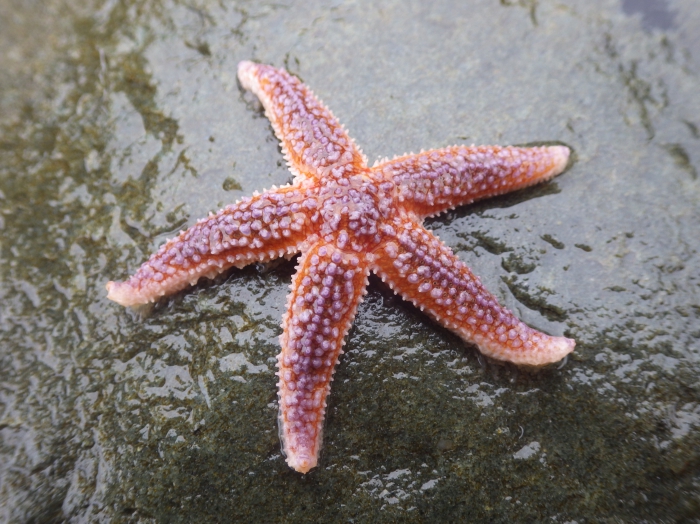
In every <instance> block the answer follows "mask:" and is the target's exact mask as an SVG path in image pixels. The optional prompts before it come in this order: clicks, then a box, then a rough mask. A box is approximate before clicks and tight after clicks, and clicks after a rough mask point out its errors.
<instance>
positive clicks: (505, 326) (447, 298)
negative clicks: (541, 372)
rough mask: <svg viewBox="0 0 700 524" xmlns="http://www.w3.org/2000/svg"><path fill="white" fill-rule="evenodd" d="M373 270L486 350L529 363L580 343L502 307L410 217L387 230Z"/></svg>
mask: <svg viewBox="0 0 700 524" xmlns="http://www.w3.org/2000/svg"><path fill="white" fill-rule="evenodd" d="M384 233H385V238H384V240H383V241H382V243H381V244H380V245H379V246H378V247H377V248H376V250H375V254H376V255H378V256H377V257H376V262H375V263H376V267H372V270H373V271H374V272H375V273H376V274H378V275H379V276H380V277H381V278H382V280H384V281H385V282H386V283H387V284H389V286H391V288H392V289H393V290H394V291H396V292H397V293H399V294H401V295H402V296H403V297H404V298H406V299H408V300H410V301H411V302H413V303H414V304H415V305H416V306H417V307H419V308H420V309H421V310H422V311H425V312H426V313H427V314H428V315H429V316H431V317H432V318H433V319H434V320H436V321H437V322H439V323H440V324H442V325H443V326H446V327H447V328H448V329H450V330H452V331H454V332H455V333H457V334H458V335H459V336H460V337H462V338H463V339H464V340H466V341H467V342H471V343H474V344H476V345H477V346H478V347H479V350H480V351H481V352H482V353H483V354H484V355H487V356H489V357H491V358H494V359H496V360H505V361H508V362H513V363H514V364H519V365H526V366H542V365H545V364H549V363H552V362H557V361H559V360H561V359H562V358H563V357H564V356H565V355H567V354H569V353H570V352H572V351H573V350H574V346H575V342H574V341H573V340H572V339H569V338H564V337H552V336H549V335H545V334H544V333H540V332H539V331H536V330H535V329H532V328H531V327H528V326H527V325H525V324H524V323H523V322H521V321H520V320H518V319H517V318H516V317H515V316H514V315H513V314H512V313H511V312H510V311H509V310H507V309H506V308H504V307H503V306H501V305H499V304H498V302H497V301H496V299H495V297H494V296H493V295H491V294H490V293H489V292H488V291H486V289H485V288H484V286H483V285H482V284H481V281H480V280H479V279H478V278H477V277H475V276H474V275H473V274H472V272H471V271H470V270H469V268H468V267H467V266H466V265H465V264H464V263H463V262H462V261H460V260H459V259H458V258H457V256H456V255H455V254H454V253H453V252H452V250H451V249H450V248H449V247H447V246H446V245H445V244H443V243H442V242H441V241H440V239H439V238H437V237H436V236H435V235H434V234H433V233H431V232H430V231H428V230H426V229H425V228H423V227H422V226H421V225H420V224H419V223H418V222H416V221H415V220H414V219H413V218H411V217H409V216H408V215H403V216H399V217H397V218H395V219H394V221H393V226H392V227H385V228H384Z"/></svg>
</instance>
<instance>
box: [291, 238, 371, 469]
mask: <svg viewBox="0 0 700 524" xmlns="http://www.w3.org/2000/svg"><path fill="white" fill-rule="evenodd" d="M368 274H369V267H368V265H367V264H366V262H364V261H363V260H361V259H360V258H359V257H358V256H357V255H356V254H354V253H352V252H350V253H349V252H346V251H343V250H341V249H338V248H337V247H334V246H333V245H332V244H327V243H325V242H318V243H317V244H315V245H314V246H312V247H311V248H310V249H309V250H308V251H306V252H305V253H304V254H303V255H302V256H301V259H300V260H299V265H298V266H297V272H296V274H295V275H294V279H293V280H292V285H291V286H290V288H291V293H290V294H289V296H288V297H287V312H286V313H285V315H284V318H283V320H282V327H283V329H284V331H283V332H282V335H280V344H281V346H282V352H281V353H280V354H279V355H278V364H277V367H278V368H279V371H278V372H277V375H278V376H279V382H278V384H277V385H278V387H279V404H280V414H279V417H280V435H281V438H282V449H283V451H284V454H285V455H286V457H287V464H289V466H290V467H292V468H294V469H295V470H297V471H299V472H301V473H306V472H307V471H309V470H310V469H311V468H313V467H315V466H316V463H317V461H318V455H319V451H320V447H321V438H322V429H323V419H324V416H325V412H326V397H327V396H328V392H329V391H330V383H331V380H332V377H333V373H334V368H335V365H336V363H337V362H338V357H339V356H340V354H341V353H342V349H341V348H342V346H343V344H344V342H343V339H344V338H345V335H346V333H347V332H348V329H350V325H351V324H352V321H353V319H354V318H355V313H356V311H357V306H358V305H359V303H360V302H361V301H362V296H363V295H364V294H365V293H366V291H365V290H366V287H367V276H368Z"/></svg>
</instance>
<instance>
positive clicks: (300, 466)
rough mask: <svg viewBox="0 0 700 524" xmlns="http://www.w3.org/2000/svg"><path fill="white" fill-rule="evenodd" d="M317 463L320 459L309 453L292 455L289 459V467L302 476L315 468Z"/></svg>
mask: <svg viewBox="0 0 700 524" xmlns="http://www.w3.org/2000/svg"><path fill="white" fill-rule="evenodd" d="M317 463H318V458H317V457H315V456H312V455H311V454H309V453H293V454H292V453H290V455H289V456H288V457H287V464H288V465H289V467H290V468H292V469H293V470H295V471H298V472H299V473H302V474H306V473H308V472H309V471H310V470H311V469H313V468H315V467H316V465H317Z"/></svg>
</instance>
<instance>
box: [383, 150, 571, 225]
mask: <svg viewBox="0 0 700 524" xmlns="http://www.w3.org/2000/svg"><path fill="white" fill-rule="evenodd" d="M568 160H569V148H568V147H566V146H549V147H528V148H524V147H500V146H479V147H474V146H472V147H467V146H454V147H446V148H444V149H433V150H431V151H425V152H423V153H420V154H417V155H405V156H402V157H398V158H395V159H394V160H390V161H387V162H384V163H382V164H379V165H377V166H374V167H373V168H372V169H373V171H380V172H382V173H383V174H384V176H385V177H387V178H388V179H390V180H393V181H394V183H395V184H396V185H397V186H398V192H399V194H398V198H399V201H400V202H407V203H410V204H412V206H411V210H412V211H414V212H415V213H416V214H417V216H419V217H426V216H430V215H435V214H437V213H440V212H442V211H445V210H447V209H450V208H453V207H455V206H459V205H462V204H468V203H470V202H473V201H474V200H478V199H481V198H486V197H490V196H494V195H500V194H502V193H507V192H509V191H514V190H516V189H520V188H523V187H527V186H530V185H532V184H536V183H538V182H542V181H544V180H547V179H549V178H552V177H553V176H556V175H558V174H559V173H561V172H562V171H564V168H565V167H566V164H567V162H568Z"/></svg>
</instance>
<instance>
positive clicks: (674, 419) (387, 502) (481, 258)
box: [0, 0, 700, 523]
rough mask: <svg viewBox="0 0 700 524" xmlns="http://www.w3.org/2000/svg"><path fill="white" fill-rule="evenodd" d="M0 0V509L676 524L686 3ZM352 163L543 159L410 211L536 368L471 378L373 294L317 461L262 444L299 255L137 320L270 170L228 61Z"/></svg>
mask: <svg viewBox="0 0 700 524" xmlns="http://www.w3.org/2000/svg"><path fill="white" fill-rule="evenodd" d="M463 4H464V5H461V4H459V3H455V2H433V3H431V4H430V5H428V4H425V3H422V2H417V1H416V2H398V1H397V2H391V1H390V2H382V3H380V4H377V3H372V2H364V1H362V2H354V3H343V2H333V3H328V2H305V3H303V5H302V3H301V2H282V3H279V2H278V3H270V4H267V3H258V2H237V3H235V4H231V5H228V6H224V5H221V4H220V3H219V2H207V1H202V2H196V3H187V2H170V1H165V2H133V1H125V2H103V3H95V4H94V5H93V4H91V3H89V2H78V3H75V2H71V3H67V2H61V1H55V0H54V1H51V2H42V3H38V2H36V3H33V2H15V1H12V0H7V1H4V2H0V48H1V49H2V51H3V52H2V53H0V242H1V244H0V267H1V268H2V272H1V273H0V302H1V303H2V306H0V520H3V521H7V522H29V521H34V522H63V521H68V522H94V521H105V522H107V521H111V522H219V521H226V522H228V521H231V520H236V521H255V522H276V521H282V520H285V521H286V522H317V521H321V520H333V521H372V522H394V521H398V520H401V521H405V522H420V521H430V520H434V521H436V520H440V521H459V520H470V521H474V522H513V521H545V520H551V521H556V522H579V523H582V522H601V521H603V522H613V521H644V520H646V521H661V520H665V521H693V520H692V519H698V514H699V513H700V503H699V502H698V500H700V433H699V432H698V429H699V426H700V387H699V386H698V378H699V377H700V260H699V254H698V249H699V248H700V235H698V234H697V231H698V224H700V181H699V180H698V169H699V168H700V131H699V130H700V97H698V94H697V86H698V75H699V73H700V37H699V36H698V34H697V30H696V28H697V27H698V26H700V13H699V12H698V10H697V8H696V7H697V6H696V5H695V3H694V2H692V1H691V0H676V1H668V2H666V1H662V0H656V1H649V2H639V1H632V0H621V1H617V0H616V1H613V0H609V1H602V0H601V1H598V2H584V1H575V2H565V3H564V2H562V3H556V2H534V1H527V0H522V1H510V0H509V1H506V0H502V1H501V2H498V1H495V0H494V1H482V2H470V3H463ZM244 59H253V60H258V61H261V62H265V63H271V64H274V65H277V66H283V67H287V68H288V69H289V70H290V71H292V72H293V73H294V74H297V75H299V76H300V78H302V79H303V80H304V81H305V82H306V83H307V84H308V85H310V86H311V88H312V89H314V92H315V93H316V94H317V95H318V96H319V97H320V98H321V99H322V100H323V101H324V102H325V103H326V104H327V105H328V106H329V107H330V108H331V109H332V110H333V112H334V113H335V115H336V116H337V117H338V118H339V119H340V120H341V122H343V123H344V124H345V126H346V127H347V128H348V130H349V132H350V134H351V135H352V136H353V137H354V138H355V139H356V140H357V142H358V144H359V145H360V146H361V147H362V148H363V150H364V152H365V154H366V155H367V156H368V157H369V159H370V161H371V162H373V161H374V160H375V159H377V158H383V157H385V156H388V157H392V156H393V155H396V154H401V153H404V152H407V151H418V150H420V149H428V148H434V147H443V146H446V145H452V144H458V143H467V144H471V143H476V144H532V143H543V142H547V143H550V142H561V143H564V144H567V145H569V146H570V147H572V148H573V149H574V151H575V157H576V159H575V162H574V163H573V165H572V166H571V167H570V169H569V170H568V171H567V172H566V173H565V174H564V175H562V176H560V177H558V178H557V179H555V180H554V181H552V182H550V183H548V184H545V185H542V186H538V187H534V188H531V189H528V190H525V191H521V192H519V193H515V194H510V195H505V196H503V197H499V198H495V199H491V200H488V201H484V202H481V203H478V204H475V205H472V206H464V207H461V208H458V209H456V210H454V211H451V212H449V213H446V214H444V215H441V216H439V217H436V218H434V219H431V220H430V221H429V223H428V225H429V227H430V228H431V229H432V230H433V231H435V232H436V233H437V234H438V235H439V236H440V237H441V238H442V239H443V240H444V241H445V242H446V243H447V244H448V245H449V246H451V247H452V248H453V249H454V250H455V251H456V252H457V253H458V255H459V256H460V257H461V258H462V260H464V261H465V262H466V263H467V264H468V265H469V266H470V267H471V268H472V269H473V271H474V272H475V273H476V274H478V275H479V276H480V277H481V278H482V281H483V282H484V284H485V285H486V286H487V288H488V289H490V290H491V291H492V292H494V293H495V294H496V295H497V296H498V297H499V299H500V300H502V302H503V303H504V304H505V305H506V306H507V307H509V308H510V309H512V310H513V311H514V312H515V313H516V314H517V315H519V316H520V317H521V318H522V319H523V320H524V321H525V322H527V323H528V324H529V325H531V326H533V327H536V328H538V329H541V330H543V331H546V332H548V333H551V334H554V335H566V336H570V337H573V338H575V339H576V340H577V342H578V345H577V348H576V352H575V353H574V354H573V355H572V356H571V358H569V359H568V361H567V362H565V363H564V364H563V365H562V366H561V367H559V368H552V369H547V370H543V371H540V372H537V373H533V372H528V371H524V370H519V369H518V368H516V367H514V366H510V365H498V364H495V363H493V362H487V361H485V360H484V359H483V358H482V357H480V355H479V354H478V352H477V351H476V349H475V348H474V347H472V346H468V345H465V344H464V343H462V342H461V341H460V339H459V338H457V337H456V336H454V335H452V334H451V333H449V332H448V331H446V330H444V329H442V328H441V327H439V326H437V325H436V324H434V323H433V322H431V321H430V320H429V319H428V318H427V317H425V316H424V315H423V314H422V313H421V312H420V311H418V310H417V309H415V308H413V307H412V306H410V305H409V304H407V303H406V302H404V301H403V300H402V299H400V298H399V297H396V296H394V295H393V293H392V292H391V291H390V290H389V289H388V288H387V287H386V286H385V285H383V284H382V283H381V281H380V280H379V279H377V278H375V277H373V278H371V279H370V286H369V293H368V295H367V297H366V300H365V302H364V303H363V304H362V305H361V307H360V310H359V313H358V316H357V318H356V320H355V323H354V327H353V328H352V330H351V332H350V334H349V337H348V339H347V343H346V346H345V350H346V354H345V355H343V357H342V358H341V362H340V364H339V366H338V367H337V372H336V376H335V381H334V384H333V388H332V390H331V395H330V401H329V409H328V419H327V423H326V428H325V436H324V441H325V449H324V451H323V455H322V458H321V462H320V465H319V467H318V468H317V469H315V470H312V471H311V472H310V473H309V474H307V475H305V476H301V475H299V474H298V473H295V472H294V471H292V470H290V469H289V468H288V467H287V466H286V464H285V463H284V460H283V458H282V456H281V454H280V447H279V440H278V436H277V392H276V386H275V383H276V378H275V376H274V371H275V356H276V355H277V353H278V351H279V347H278V342H277V336H278V335H279V333H280V327H279V324H280V322H281V318H282V314H283V312H284V309H285V296H286V294H287V291H288V285H289V282H290V280H291V275H292V273H293V270H294V262H286V261H281V262H278V263H273V264H268V265H264V266H263V265H255V266H250V267H247V268H245V269H243V270H232V271H229V272H227V273H225V274H223V275H221V276H219V277H218V278H217V279H215V280H214V281H201V282H200V283H199V284H198V285H197V286H195V287H193V288H191V289H188V290H186V291H183V292H181V293H179V294H177V295H175V296H173V297H170V298H168V299H164V300H162V301H160V302H158V303H157V304H155V305H154V306H153V307H151V308H147V309H145V310H140V311H132V310H127V309H124V308H121V307H119V306H117V305H116V304H114V303H111V302H109V301H108V300H107V299H106V292H105V289H104V286H105V283H106V282H107V281H108V280H113V279H122V278H124V277H126V276H128V275H129V274H131V273H133V272H134V270H135V269H136V268H137V267H138V266H139V265H140V264H141V262H142V261H143V260H145V258H146V257H147V256H148V254H149V253H151V252H153V251H154V250H156V249H157V248H158V246H159V245H160V244H161V243H163V242H164V240H165V239H166V238H170V237H172V236H173V235H174V234H175V233H176V232H177V231H179V230H180V229H182V228H184V227H187V226H189V225H192V224H193V223H194V222H195V221H196V219H197V218H199V217H202V216H206V215H207V214H208V212H210V211H216V210H217V209H219V208H220V207H222V206H224V205H226V204H227V203H230V202H232V201H235V200H236V199H237V198H240V197H241V196H243V195H249V194H251V193H252V192H253V191H254V190H256V189H257V190H260V189H263V188H267V187H270V186H271V185H273V184H277V185H279V184H283V183H285V182H287V181H288V180H289V178H290V175H289V173H288V171H287V170H286V167H285V166H284V162H283V159H282V156H281V154H280V152H279V149H278V143H277V140H276V139H275V138H274V136H273V133H272V130H271V128H270V126H269V123H268V121H267V120H266V119H265V118H264V117H263V115H262V113H261V110H260V107H259V104H258V103H257V102H256V101H255V99H254V98H253V97H252V96H251V95H250V94H248V93H244V92H243V91H242V90H241V89H240V86H239V85H238V83H237V80H236V77H235V71H236V65H237V64H238V62H239V61H240V60H244Z"/></svg>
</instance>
